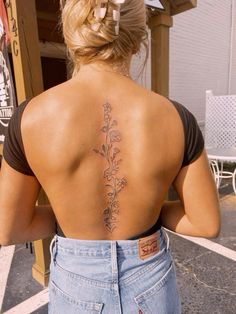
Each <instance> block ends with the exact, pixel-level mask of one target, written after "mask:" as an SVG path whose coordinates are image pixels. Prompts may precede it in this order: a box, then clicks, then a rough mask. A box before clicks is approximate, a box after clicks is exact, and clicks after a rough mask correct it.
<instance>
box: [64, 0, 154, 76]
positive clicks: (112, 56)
mask: <svg viewBox="0 0 236 314" xmlns="http://www.w3.org/2000/svg"><path fill="white" fill-rule="evenodd" d="M99 2H100V3H101V2H102V3H104V2H106V3H105V4H102V6H104V7H106V14H105V16H104V17H102V18H100V19H99V21H98V20H97V19H96V18H95V9H96V7H97V5H98V3H99ZM115 2H116V1H113V0H107V1H100V0H61V8H62V18H61V19H62V27H63V35H64V38H65V43H66V45H67V48H68V52H69V57H70V58H71V59H72V61H73V63H74V73H76V72H78V70H79V67H80V64H88V63H92V62H95V61H107V62H111V63H116V62H121V61H123V60H126V59H128V58H129V57H130V56H131V55H132V54H135V53H136V52H138V51H139V50H140V48H141V46H142V45H143V46H144V47H145V49H146V54H147V51H148V32H147V15H146V7H145V4H144V0H125V2H124V3H123V4H121V5H119V4H116V3H115ZM114 10H115V11H120V21H119V22H117V21H115V20H114ZM117 24H119V30H118V32H117V29H116V26H117ZM94 25H95V26H96V28H94ZM146 59H147V56H146Z"/></svg>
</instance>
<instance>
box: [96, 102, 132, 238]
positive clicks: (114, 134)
mask: <svg viewBox="0 0 236 314" xmlns="http://www.w3.org/2000/svg"><path fill="white" fill-rule="evenodd" d="M103 107H104V125H103V127H102V128H101V132H103V133H105V143H104V144H102V146H101V148H100V149H93V151H94V152H95V153H97V154H99V155H101V156H102V157H103V158H105V159H106V160H107V163H108V168H107V169H105V171H104V175H103V177H104V179H105V187H106V188H107V192H106V196H107V205H106V206H107V207H106V208H105V209H104V210H103V216H104V223H105V227H106V229H107V230H108V231H109V232H113V231H114V229H115V228H116V223H117V221H118V218H117V216H118V214H119V201H118V194H119V193H120V192H121V190H122V189H123V188H124V187H125V186H126V185H127V180H126V179H125V178H124V177H122V178H121V177H119V176H118V172H119V169H120V167H119V164H120V162H121V161H122V159H119V158H118V155H119V154H120V150H119V148H118V147H116V143H118V142H120V141H121V140H122V137H121V133H120V131H118V130H117V129H115V128H116V127H117V125H118V123H117V121H116V120H113V118H112V115H111V111H112V107H111V105H110V104H109V103H106V104H104V105H103Z"/></svg>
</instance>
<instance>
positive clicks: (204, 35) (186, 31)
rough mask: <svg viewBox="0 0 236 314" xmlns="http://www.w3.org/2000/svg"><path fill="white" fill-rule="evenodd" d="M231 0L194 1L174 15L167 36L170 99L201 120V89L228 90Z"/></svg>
mask: <svg viewBox="0 0 236 314" xmlns="http://www.w3.org/2000/svg"><path fill="white" fill-rule="evenodd" d="M231 3H232V0H224V1H222V0H198V6H197V8H195V9H192V10H190V11H186V12H184V13H182V14H179V15H176V16H174V26H173V28H172V29H171V35H170V98H173V99H176V100H178V101H179V102H181V103H183V104H184V105H185V106H186V107H187V108H189V109H190V110H191V111H192V112H193V113H194V114H195V116H196V117H197V119H198V120H200V121H203V120H204V112H205V91H206V90H207V89H212V90H213V92H214V94H216V95H220V94H227V93H228V80H229V60H230V58H229V56H230V39H231V36H230V35H231V32H230V30H231Z"/></svg>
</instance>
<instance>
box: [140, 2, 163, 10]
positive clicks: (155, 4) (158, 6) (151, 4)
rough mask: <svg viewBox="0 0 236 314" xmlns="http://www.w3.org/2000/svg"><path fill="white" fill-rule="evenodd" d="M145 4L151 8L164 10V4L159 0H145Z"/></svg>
mask: <svg viewBox="0 0 236 314" xmlns="http://www.w3.org/2000/svg"><path fill="white" fill-rule="evenodd" d="M145 4H146V5H147V6H148V7H150V8H153V9H160V10H165V8H164V6H163V5H162V3H161V1H159V0H145Z"/></svg>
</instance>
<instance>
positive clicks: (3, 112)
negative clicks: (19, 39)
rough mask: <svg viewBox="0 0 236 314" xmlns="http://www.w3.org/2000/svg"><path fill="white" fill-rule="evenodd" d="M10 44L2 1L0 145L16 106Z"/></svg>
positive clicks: (1, 1)
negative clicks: (10, 61)
mask: <svg viewBox="0 0 236 314" xmlns="http://www.w3.org/2000/svg"><path fill="white" fill-rule="evenodd" d="M9 42H10V38H9V31H8V22H7V15H6V10H5V5H4V2H3V0H0V143H3V142H4V139H5V132H6V129H7V127H8V123H9V120H10V118H11V116H12V113H13V108H14V106H15V93H14V87H13V82H12V75H11V69H10V63H9V57H8V50H7V46H8V44H9Z"/></svg>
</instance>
